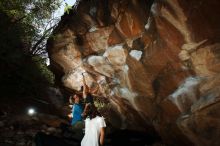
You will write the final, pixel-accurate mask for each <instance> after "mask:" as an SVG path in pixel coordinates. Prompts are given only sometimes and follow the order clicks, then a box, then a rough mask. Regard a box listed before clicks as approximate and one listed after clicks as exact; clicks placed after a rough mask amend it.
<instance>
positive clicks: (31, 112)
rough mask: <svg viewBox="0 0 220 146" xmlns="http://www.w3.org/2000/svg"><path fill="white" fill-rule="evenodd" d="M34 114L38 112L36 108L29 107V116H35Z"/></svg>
mask: <svg viewBox="0 0 220 146" xmlns="http://www.w3.org/2000/svg"><path fill="white" fill-rule="evenodd" d="M34 114H36V111H35V109H33V108H29V109H28V115H29V116H33V115H34Z"/></svg>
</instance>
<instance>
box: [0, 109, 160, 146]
mask: <svg viewBox="0 0 220 146" xmlns="http://www.w3.org/2000/svg"><path fill="white" fill-rule="evenodd" d="M51 121H56V122H51ZM106 133H107V134H106V139H105V145H106V146H119V145H120V146H121V145H126V146H134V145H135V146H151V145H154V146H158V145H160V146H162V145H163V144H162V143H161V140H160V138H159V137H155V136H152V135H149V134H146V133H144V132H137V131H129V130H116V129H111V128H110V127H108V128H107V129H106ZM82 137H83V130H82V129H72V128H71V127H70V126H69V125H68V123H67V121H66V120H64V119H61V118H58V117H57V116H52V115H48V114H36V115H34V116H28V115H17V116H12V115H10V114H8V113H6V112H1V116H0V146H70V145H71V146H79V145H80V141H81V139H82Z"/></svg>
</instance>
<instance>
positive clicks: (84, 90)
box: [82, 73, 88, 98]
mask: <svg viewBox="0 0 220 146" xmlns="http://www.w3.org/2000/svg"><path fill="white" fill-rule="evenodd" d="M82 76H83V98H86V96H87V94H88V86H87V85H86V80H85V76H84V75H83V73H82Z"/></svg>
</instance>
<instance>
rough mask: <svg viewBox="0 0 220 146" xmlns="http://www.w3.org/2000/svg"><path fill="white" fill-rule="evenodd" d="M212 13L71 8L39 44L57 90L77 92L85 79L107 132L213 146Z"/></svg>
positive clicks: (152, 7) (162, 7) (178, 6)
mask: <svg viewBox="0 0 220 146" xmlns="http://www.w3.org/2000/svg"><path fill="white" fill-rule="evenodd" d="M219 8H220V1H218V0H210V1H205V0H200V1H197V0H190V1H180V0H164V1H160V0H105V1H103V0H81V1H78V3H77V6H75V7H74V8H73V10H72V11H71V12H70V14H65V15H64V16H62V19H61V21H60V23H59V25H58V27H57V28H56V29H55V31H54V33H53V37H51V38H50V39H49V40H48V43H47V49H48V52H49V57H50V60H51V67H52V70H53V71H54V73H55V74H56V80H57V83H59V85H60V86H61V87H64V88H65V89H68V90H69V91H72V92H73V91H76V92H77V91H79V90H80V87H81V86H82V76H81V74H82V73H84V72H86V74H85V76H86V82H87V83H88V85H89V86H90V87H91V88H96V87H97V86H99V87H100V88H99V92H98V94H97V96H99V97H105V98H107V99H108V100H109V102H110V104H111V108H110V111H111V112H109V114H108V116H109V117H108V119H109V122H111V123H112V124H113V125H114V126H117V127H119V128H125V129H136V130H146V131H147V130H149V129H151V128H152V127H153V129H155V130H156V131H157V133H158V134H159V135H160V136H161V137H162V139H163V141H165V142H166V144H168V145H178V146H180V145H183V146H185V145H198V146H201V145H206V146H210V145H216V146H217V145H220V141H219V139H218V137H219V136H220V133H219V126H220V120H219V115H218V110H219V109H220V105H219V104H218V103H219V102H218V101H219V100H218V99H219V94H220V90H218V89H219V87H220V80H219V77H218V76H219V72H220V69H219V66H220V37H219V36H220V31H219V30H220V19H219V18H220V16H219V14H220V9H219ZM148 128H149V129H148ZM149 131H151V130H149Z"/></svg>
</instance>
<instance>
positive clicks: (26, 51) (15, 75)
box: [0, 0, 60, 97]
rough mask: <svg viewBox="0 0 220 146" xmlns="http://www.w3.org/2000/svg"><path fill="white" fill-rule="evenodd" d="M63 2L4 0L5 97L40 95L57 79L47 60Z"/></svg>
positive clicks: (1, 76) (0, 77)
mask: <svg viewBox="0 0 220 146" xmlns="http://www.w3.org/2000/svg"><path fill="white" fill-rule="evenodd" d="M59 5H60V0H1V1H0V20H1V21H0V32H1V33H0V70H1V73H0V91H1V96H5V97H6V96H7V97H13V96H20V97H22V96H40V95H42V94H44V91H45V89H47V87H48V86H51V85H52V84H53V80H54V76H53V74H52V73H51V72H50V71H49V70H48V68H47V66H46V62H45V58H44V55H45V54H44V53H46V51H45V50H46V49H45V43H46V39H47V37H48V36H49V35H50V33H51V32H52V30H53V28H54V27H55V26H56V24H57V22H58V19H56V18H55V17H54V12H55V10H56V9H57V8H58V7H59Z"/></svg>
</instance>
